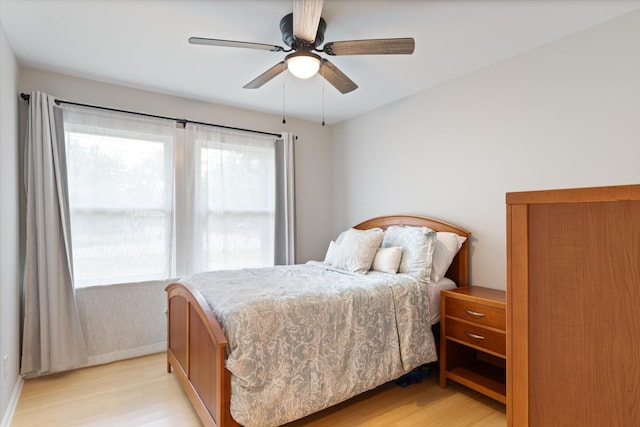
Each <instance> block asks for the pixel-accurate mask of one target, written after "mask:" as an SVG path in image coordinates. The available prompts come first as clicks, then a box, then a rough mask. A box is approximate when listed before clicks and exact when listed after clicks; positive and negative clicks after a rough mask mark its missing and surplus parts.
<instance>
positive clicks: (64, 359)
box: [20, 92, 87, 377]
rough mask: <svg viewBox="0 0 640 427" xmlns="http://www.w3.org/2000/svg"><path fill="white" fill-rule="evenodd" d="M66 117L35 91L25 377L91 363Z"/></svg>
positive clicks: (28, 177)
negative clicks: (80, 297)
mask: <svg viewBox="0 0 640 427" xmlns="http://www.w3.org/2000/svg"><path fill="white" fill-rule="evenodd" d="M61 119H62V113H61V110H60V108H58V107H57V106H56V105H55V99H54V98H53V97H52V96H50V95H47V94H45V93H42V92H32V93H31V98H30V100H29V117H28V121H27V137H26V147H25V165H24V173H25V177H24V181H25V191H26V210H27V212H26V253H25V271H24V283H23V286H24V330H23V344H22V364H21V369H20V372H21V374H22V375H24V376H26V377H32V376H39V375H45V374H51V373H54V372H60V371H65V370H69V369H74V368H78V367H81V366H84V365H86V364H87V350H86V345H85V340H84V337H83V334H82V328H81V325H80V320H79V316H78V310H77V307H76V300H75V295H74V286H73V279H72V278H73V265H72V256H71V232H70V227H69V204H68V194H67V179H66V161H65V150H64V131H63V128H62V120H61Z"/></svg>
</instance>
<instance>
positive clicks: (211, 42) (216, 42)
mask: <svg viewBox="0 0 640 427" xmlns="http://www.w3.org/2000/svg"><path fill="white" fill-rule="evenodd" d="M189 43H191V44H202V45H208V46H223V47H242V48H246V49H260V50H270V51H271V52H282V51H284V48H283V47H281V46H275V45H272V44H263V43H251V42H239V41H236V40H221V39H205V38H203V37H189Z"/></svg>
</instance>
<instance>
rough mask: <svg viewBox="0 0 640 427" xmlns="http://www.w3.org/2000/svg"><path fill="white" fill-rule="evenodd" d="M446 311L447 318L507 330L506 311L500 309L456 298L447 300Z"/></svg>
mask: <svg viewBox="0 0 640 427" xmlns="http://www.w3.org/2000/svg"><path fill="white" fill-rule="evenodd" d="M445 311H446V313H447V316H453V317H457V318H458V319H463V320H467V321H469V322H474V323H477V324H478V325H484V326H490V327H492V328H496V329H501V330H503V331H504V330H505V329H506V320H505V310H503V309H500V308H496V307H490V306H488V305H483V304H478V303H474V302H470V301H463V300H460V299H455V298H447V299H446V307H445Z"/></svg>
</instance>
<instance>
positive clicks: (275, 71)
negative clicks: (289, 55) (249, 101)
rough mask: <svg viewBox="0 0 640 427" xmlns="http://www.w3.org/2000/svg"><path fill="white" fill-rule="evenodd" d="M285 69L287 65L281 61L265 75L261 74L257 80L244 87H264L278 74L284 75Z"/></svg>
mask: <svg viewBox="0 0 640 427" xmlns="http://www.w3.org/2000/svg"><path fill="white" fill-rule="evenodd" d="M285 69H286V65H284V61H280V62H278V63H277V64H276V65H274V66H273V67H271V68H269V69H268V70H267V71H265V72H264V73H262V74H260V75H259V76H258V77H256V78H255V79H253V80H251V81H250V82H249V83H247V84H246V85H244V86H243V87H244V88H245V89H257V88H259V87H262V85H264V84H265V83H267V82H268V81H269V80H271V79H273V78H274V77H275V76H277V75H278V74H280V73H282V72H283V71H284V70H285Z"/></svg>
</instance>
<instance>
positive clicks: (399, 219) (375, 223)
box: [353, 215, 471, 286]
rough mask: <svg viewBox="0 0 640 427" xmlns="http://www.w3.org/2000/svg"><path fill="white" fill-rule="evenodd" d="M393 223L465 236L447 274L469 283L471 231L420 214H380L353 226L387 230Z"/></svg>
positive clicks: (460, 284) (458, 282)
mask: <svg viewBox="0 0 640 427" xmlns="http://www.w3.org/2000/svg"><path fill="white" fill-rule="evenodd" d="M391 225H411V226H415V227H429V228H430V229H432V230H433V231H449V232H451V233H456V234H458V235H460V236H464V237H466V238H467V240H465V241H464V243H463V244H462V247H461V248H460V251H458V254H457V255H456V256H455V258H454V259H453V262H452V263H451V266H449V270H447V274H446V276H447V277H448V278H450V279H451V280H453V281H454V282H456V283H457V284H458V286H468V285H469V236H470V235H471V233H470V232H468V231H467V230H465V229H463V228H460V227H457V226H455V225H452V224H448V223H446V222H443V221H440V220H437V219H434V218H428V217H425V216H419V215H387V216H379V217H376V218H371V219H368V220H366V221H364V222H361V223H360V224H358V225H355V226H354V227H353V228H357V229H358V230H367V229H369V228H376V227H379V228H382V229H383V230H386V229H387V227H389V226H391Z"/></svg>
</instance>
